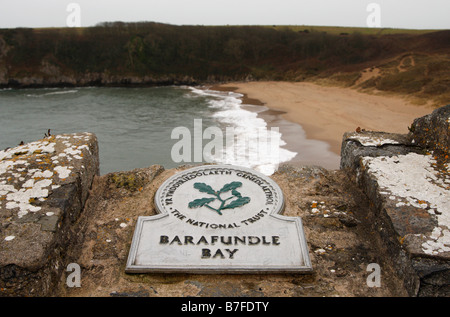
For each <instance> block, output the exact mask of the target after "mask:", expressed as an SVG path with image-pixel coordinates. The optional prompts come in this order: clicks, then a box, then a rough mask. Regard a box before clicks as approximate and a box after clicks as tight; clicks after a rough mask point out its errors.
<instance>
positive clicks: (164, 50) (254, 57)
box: [0, 23, 450, 104]
mask: <svg viewBox="0 0 450 317" xmlns="http://www.w3.org/2000/svg"><path fill="white" fill-rule="evenodd" d="M449 52H450V31H440V32H433V33H425V34H416V35H414V34H395V35H394V34H385V35H377V36H375V35H363V34H359V33H354V34H349V35H345V36H342V35H339V34H333V33H326V32H318V31H315V32H298V31H297V32H295V31H293V30H292V29H290V28H284V29H275V28H268V27H237V26H236V27H201V26H173V25H164V24H157V23H135V24H133V23H131V24H125V23H122V24H112V25H107V26H98V27H92V28H61V29H58V28H55V29H9V30H0V87H16V88H20V87H49V86H87V85H89V86H100V85H110V86H117V85H120V86H127V85H172V84H183V85H193V84H198V83H206V82H225V81H236V80H238V81H241V80H294V81H303V80H313V81H317V80H322V81H327V82H329V81H331V82H332V83H334V84H339V85H346V86H352V85H355V86H357V87H359V88H363V89H377V90H382V91H390V92H397V93H403V94H405V93H406V94H414V95H417V96H418V97H421V98H434V97H439V98H440V99H444V100H446V101H444V100H439V102H440V103H439V104H443V102H447V101H448V98H449V96H450V92H449V90H448V84H447V82H448V80H449V78H448V74H449V73H450V72H449V70H450V62H449V59H448V58H449V57H448V56H449V55H448V54H449ZM369 73H370V74H369ZM369 75H370V76H369Z"/></svg>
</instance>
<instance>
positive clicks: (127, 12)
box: [0, 0, 450, 29]
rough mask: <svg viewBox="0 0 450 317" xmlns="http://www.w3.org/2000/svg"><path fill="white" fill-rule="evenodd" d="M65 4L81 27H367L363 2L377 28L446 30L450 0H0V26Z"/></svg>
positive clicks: (35, 20) (43, 19)
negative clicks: (372, 8) (375, 12)
mask: <svg viewBox="0 0 450 317" xmlns="http://www.w3.org/2000/svg"><path fill="white" fill-rule="evenodd" d="M70 3H76V4H78V7H79V8H80V11H79V12H80V13H79V18H80V20H79V21H80V23H81V26H83V27H85V26H93V25H95V24H97V23H99V22H104V21H126V22H130V21H154V22H163V23H170V24H177V25H183V24H191V25H227V24H230V25H324V26H358V27H367V26H368V25H367V18H368V16H369V15H370V14H371V12H368V11H367V6H368V5H369V4H371V3H376V4H378V5H379V8H380V14H379V18H380V20H379V21H380V23H381V25H380V26H381V27H386V28H408V29H450V0H226V1H225V0H78V1H73V0H72V1H70V0H68V1H67V0H0V28H15V27H65V26H68V24H67V18H68V16H69V15H70V14H72V12H73V11H72V12H70V11H69V12H68V11H67V9H68V5H69V4H70Z"/></svg>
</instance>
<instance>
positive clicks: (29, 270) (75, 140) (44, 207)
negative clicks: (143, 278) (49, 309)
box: [0, 133, 99, 296]
mask: <svg viewBox="0 0 450 317" xmlns="http://www.w3.org/2000/svg"><path fill="white" fill-rule="evenodd" d="M98 173H99V161H98V146H97V139H96V137H95V136H94V135H93V134H90V133H82V134H70V135H58V136H48V137H46V138H44V139H42V140H39V141H36V142H31V143H28V144H25V145H20V146H18V147H15V148H12V149H7V150H4V151H1V152H0V223H1V226H0V296H1V295H9V296H45V295H50V294H52V293H53V291H54V289H55V285H56V284H58V283H59V279H60V277H61V274H62V273H63V272H64V271H65V268H66V267H65V263H66V260H67V259H66V250H67V249H68V247H69V245H70V244H72V243H74V241H76V239H77V234H78V233H77V232H76V231H75V230H74V224H75V223H76V221H77V220H78V218H79V216H80V213H81V211H82V210H83V208H84V204H85V202H86V200H87V198H88V194H89V190H90V188H91V184H92V181H93V179H94V176H95V175H98Z"/></svg>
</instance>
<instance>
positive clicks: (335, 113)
mask: <svg viewBox="0 0 450 317" xmlns="http://www.w3.org/2000/svg"><path fill="white" fill-rule="evenodd" d="M220 89H223V90H233V91H235V92H238V93H242V94H245V96H246V97H245V98H244V100H243V103H244V104H245V103H251V104H263V105H265V106H266V107H268V108H270V109H273V110H278V111H282V113H280V115H281V117H282V118H284V119H286V120H288V121H291V122H295V123H298V124H300V125H301V127H302V128H303V130H304V131H305V134H306V138H307V139H312V140H319V141H323V142H326V143H327V144H328V145H329V150H330V151H331V152H333V153H334V154H337V155H340V148H341V142H342V136H343V134H344V133H345V132H349V131H355V130H356V128H357V127H360V128H361V129H366V130H370V131H384V132H392V133H408V126H410V125H411V123H412V122H413V120H414V119H415V118H418V117H421V116H423V115H426V114H429V113H431V112H432V111H433V108H432V107H430V106H426V105H415V104H412V103H410V102H408V101H407V100H406V99H405V98H401V97H395V96H381V95H372V94H366V93H362V92H358V91H357V90H355V89H352V88H342V87H329V86H321V85H317V84H313V83H304V82H246V83H229V84H224V85H221V86H220ZM258 101H259V102H258ZM288 143H289V142H288Z"/></svg>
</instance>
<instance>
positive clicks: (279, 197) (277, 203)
mask: <svg viewBox="0 0 450 317" xmlns="http://www.w3.org/2000/svg"><path fill="white" fill-rule="evenodd" d="M217 169H220V170H224V169H227V170H233V171H236V172H244V173H246V174H249V175H252V176H255V177H258V178H260V179H261V180H263V181H264V182H265V183H266V184H267V185H268V186H270V187H271V189H272V193H273V194H274V203H273V207H272V210H271V211H270V214H272V213H274V214H281V212H283V210H284V207H285V203H284V195H283V192H282V190H281V188H280V186H278V184H277V183H276V182H275V181H274V180H272V179H271V178H269V177H268V176H266V175H264V174H262V173H260V172H257V171H255V170H253V169H250V168H247V167H241V166H236V165H202V166H197V167H192V168H188V169H186V170H183V171H181V172H178V173H176V174H175V175H172V176H171V177H169V178H168V179H167V180H166V181H164V183H162V185H161V186H160V187H159V188H158V190H157V191H156V194H155V199H154V201H155V206H156V209H157V211H158V212H159V213H164V214H168V213H169V210H167V209H166V208H165V206H164V205H165V204H164V199H163V197H164V196H165V195H164V194H165V193H166V192H167V191H168V190H169V188H170V187H171V185H172V184H174V183H176V182H177V181H178V179H179V178H182V177H184V176H186V175H188V174H190V173H194V172H201V171H206V170H208V171H210V170H217Z"/></svg>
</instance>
